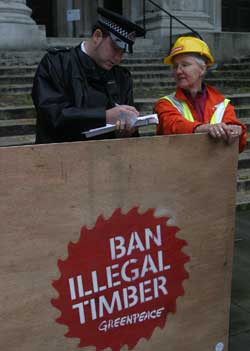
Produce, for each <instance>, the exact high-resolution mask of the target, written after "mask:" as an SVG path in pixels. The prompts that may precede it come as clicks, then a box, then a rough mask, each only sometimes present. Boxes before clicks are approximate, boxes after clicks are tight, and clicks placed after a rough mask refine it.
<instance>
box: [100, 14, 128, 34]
mask: <svg viewBox="0 0 250 351" xmlns="http://www.w3.org/2000/svg"><path fill="white" fill-rule="evenodd" d="M101 21H102V23H104V24H105V25H106V26H107V27H108V28H110V29H111V30H112V31H113V33H118V34H120V35H121V36H122V37H124V38H126V39H128V35H129V33H128V32H127V31H126V30H125V29H123V28H121V27H119V26H118V25H117V24H116V23H114V22H112V21H110V20H109V19H107V18H105V17H102V18H101Z"/></svg>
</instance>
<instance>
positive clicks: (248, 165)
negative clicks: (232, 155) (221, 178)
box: [238, 140, 250, 170]
mask: <svg viewBox="0 0 250 351" xmlns="http://www.w3.org/2000/svg"><path fill="white" fill-rule="evenodd" d="M248 143H249V140H248ZM238 168H239V169H245V170H246V169H250V148H249V145H248V148H247V149H246V150H245V151H244V152H242V153H241V154H239V160H238Z"/></svg>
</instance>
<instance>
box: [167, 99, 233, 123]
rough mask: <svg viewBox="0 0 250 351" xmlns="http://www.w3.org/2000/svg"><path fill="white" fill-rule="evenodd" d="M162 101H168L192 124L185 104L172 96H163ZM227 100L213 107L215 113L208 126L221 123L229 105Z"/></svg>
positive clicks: (190, 114) (192, 118)
mask: <svg viewBox="0 0 250 351" xmlns="http://www.w3.org/2000/svg"><path fill="white" fill-rule="evenodd" d="M162 99H166V100H168V101H169V102H170V103H171V104H172V105H173V106H174V107H175V108H177V110H178V111H179V112H180V113H181V114H182V116H183V117H185V118H186V119H187V120H188V121H190V122H194V117H193V115H192V112H191V111H190V109H189V107H188V105H187V103H186V102H185V101H182V100H178V99H176V97H175V96H174V95H166V96H163V97H162ZM229 102H230V100H229V99H224V101H222V102H220V103H218V104H217V105H215V106H214V107H215V111H214V113H213V115H212V117H211V119H210V122H209V123H210V124H216V123H221V121H222V118H223V115H224V113H225V110H226V107H227V105H228V104H229Z"/></svg>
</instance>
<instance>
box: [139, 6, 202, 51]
mask: <svg viewBox="0 0 250 351" xmlns="http://www.w3.org/2000/svg"><path fill="white" fill-rule="evenodd" d="M147 1H148V2H150V3H151V4H152V5H154V6H155V7H157V8H158V9H159V10H161V11H162V12H164V13H166V14H167V15H168V16H169V18H170V21H169V33H170V35H169V48H170V50H171V47H172V44H173V41H172V38H173V20H175V21H177V22H178V23H180V24H181V25H183V26H184V27H185V28H187V29H189V30H190V32H192V33H193V34H194V35H195V36H197V37H198V38H200V39H202V37H201V35H200V34H199V33H198V32H197V31H196V30H194V29H193V28H191V27H190V26H189V25H187V24H186V23H184V22H183V21H181V20H180V19H179V18H178V17H176V16H174V15H172V14H171V13H170V12H168V11H167V10H165V9H164V8H162V7H161V6H159V5H158V4H156V3H155V2H154V1H152V0H143V27H144V30H145V33H146V2H147Z"/></svg>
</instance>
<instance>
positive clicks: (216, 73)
mask: <svg viewBox="0 0 250 351" xmlns="http://www.w3.org/2000/svg"><path fill="white" fill-rule="evenodd" d="M206 77H207V79H208V78H216V79H219V78H233V77H235V78H236V79H237V78H241V79H248V78H249V77H250V67H249V69H248V70H210V71H209V72H208V73H207V75H206Z"/></svg>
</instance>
